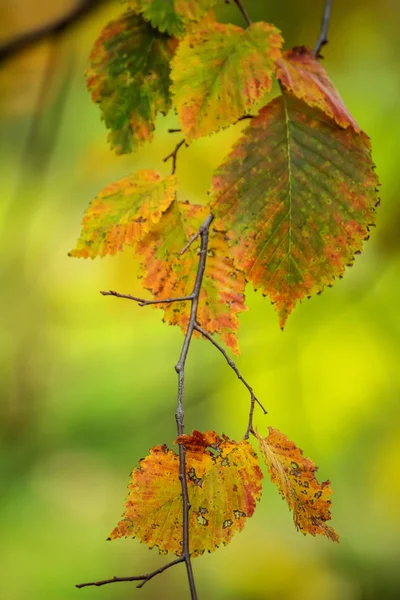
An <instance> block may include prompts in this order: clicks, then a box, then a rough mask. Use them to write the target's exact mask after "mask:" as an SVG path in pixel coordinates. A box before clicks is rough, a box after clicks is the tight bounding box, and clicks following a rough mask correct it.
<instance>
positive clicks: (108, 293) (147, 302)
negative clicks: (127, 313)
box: [100, 290, 194, 306]
mask: <svg viewBox="0 0 400 600" xmlns="http://www.w3.org/2000/svg"><path fill="white" fill-rule="evenodd" d="M100 294H101V295H102V296H114V297H115V298H125V299H126V300H133V301H134V302H137V303H138V305H139V306H151V305H152V304H173V303H174V302H187V301H189V300H193V299H194V296H193V294H191V295H190V296H182V297H181V298H165V299H164V300H145V299H143V298H138V297H137V296H131V294H120V293H119V292H114V291H113V290H108V291H101V292H100Z"/></svg>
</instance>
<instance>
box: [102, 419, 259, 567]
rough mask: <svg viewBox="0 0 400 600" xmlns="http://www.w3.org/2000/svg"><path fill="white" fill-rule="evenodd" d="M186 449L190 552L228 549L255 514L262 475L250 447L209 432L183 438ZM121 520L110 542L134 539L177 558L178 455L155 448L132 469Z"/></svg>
mask: <svg viewBox="0 0 400 600" xmlns="http://www.w3.org/2000/svg"><path fill="white" fill-rule="evenodd" d="M176 442H177V443H178V444H184V445H185V447H186V477H187V484H188V493H189V504H190V505H191V509H190V513H189V530H190V553H191V555H192V556H193V557H195V556H198V555H200V554H203V552H205V551H208V552H213V551H214V550H216V549H217V548H218V547H219V546H220V545H221V544H228V543H229V542H230V541H231V539H232V537H233V535H234V533H236V532H237V531H241V530H242V529H243V527H244V524H245V521H246V519H247V518H249V517H251V516H252V515H253V513H254V510H255V506H256V500H259V498H260V495H261V481H262V472H261V470H260V467H259V462H258V458H257V456H256V454H255V452H254V450H253V448H252V446H251V445H250V444H249V442H247V441H246V440H243V441H242V442H240V443H237V442H235V441H231V440H229V439H228V438H227V437H226V436H223V437H222V438H221V437H219V436H218V435H217V434H216V433H215V432H213V431H207V432H206V433H201V432H199V431H193V434H192V435H182V436H180V437H179V438H178V439H177V440H176ZM128 489H129V494H128V497H127V500H126V504H125V512H124V514H123V516H122V520H121V521H120V522H119V523H118V525H117V527H116V528H115V529H114V530H113V531H112V533H111V535H110V538H109V539H116V538H120V537H135V538H139V539H140V540H142V542H144V543H145V544H148V545H149V546H150V548H153V547H154V546H158V548H159V551H160V553H163V554H165V553H174V554H177V555H180V554H181V553H182V510H183V506H182V490H181V483H180V480H179V456H178V455H177V454H175V452H172V451H171V450H169V449H168V448H167V447H166V446H165V445H164V446H156V447H155V448H152V449H151V450H150V454H149V455H148V456H146V458H144V459H142V460H141V461H140V466H139V467H138V468H136V469H134V471H133V473H132V479H131V482H130V484H129V486H128Z"/></svg>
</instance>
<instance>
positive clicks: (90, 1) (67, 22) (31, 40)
mask: <svg viewBox="0 0 400 600" xmlns="http://www.w3.org/2000/svg"><path fill="white" fill-rule="evenodd" d="M104 2H105V0H81V2H78V3H77V4H76V5H75V6H74V7H73V9H72V10H71V11H70V12H69V13H68V14H66V15H64V16H62V17H61V18H59V19H56V20H55V21H52V22H50V23H47V24H45V25H43V26H42V27H38V28H37V29H33V30H32V31H28V32H26V33H22V34H21V35H19V36H17V37H14V38H12V39H11V40H9V41H6V42H4V44H2V45H1V46H0V64H1V63H3V62H4V61H5V60H7V59H9V58H11V57H12V56H15V55H16V54H18V53H19V52H22V51H23V50H26V49H27V48H29V47H30V46H34V45H35V44H37V43H38V42H40V41H42V40H45V39H49V38H52V39H55V38H57V37H59V36H60V35H62V34H63V33H65V31H67V30H68V29H70V28H71V27H72V26H73V25H75V23H77V22H78V21H80V20H81V19H83V18H84V17H86V16H88V15H89V14H90V13H91V12H93V11H94V10H95V9H96V8H98V7H99V6H100V5H101V4H104Z"/></svg>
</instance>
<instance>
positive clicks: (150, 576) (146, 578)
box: [75, 556, 185, 589]
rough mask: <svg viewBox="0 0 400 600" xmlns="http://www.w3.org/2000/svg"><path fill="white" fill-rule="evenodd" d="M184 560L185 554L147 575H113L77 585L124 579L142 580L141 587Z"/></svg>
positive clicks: (86, 585)
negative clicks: (109, 577)
mask: <svg viewBox="0 0 400 600" xmlns="http://www.w3.org/2000/svg"><path fill="white" fill-rule="evenodd" d="M184 560H185V559H184V558H183V556H180V557H179V558H177V559H176V560H173V561H172V562H169V563H167V564H166V565H164V566H163V567H160V568H159V569H157V570H156V571H152V572H151V573H147V575H136V576H134V577H112V578H111V579H103V580H101V581H90V582H89V583H78V584H77V585H76V586H75V587H77V588H79V589H80V588H84V587H91V586H96V587H101V586H102V585H108V584H109V583H122V582H124V581H141V583H139V585H137V586H136V587H138V588H141V587H143V586H144V584H145V583H147V582H148V581H150V579H153V577H156V575H160V574H161V573H164V571H166V570H167V569H170V568H171V567H174V566H175V565H178V564H179V563H182V562H184Z"/></svg>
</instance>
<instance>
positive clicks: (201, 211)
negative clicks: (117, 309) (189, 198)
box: [136, 201, 246, 354]
mask: <svg viewBox="0 0 400 600" xmlns="http://www.w3.org/2000/svg"><path fill="white" fill-rule="evenodd" d="M207 215H208V209H207V207H205V206H198V205H191V204H189V203H180V202H176V201H175V202H174V203H173V204H172V205H171V206H170V208H169V209H168V210H167V211H166V212H165V213H164V214H163V215H162V218H161V220H160V221H159V223H158V224H157V225H156V226H155V227H153V228H152V230H151V231H150V232H149V234H148V235H147V236H146V237H145V238H144V239H143V241H142V242H141V243H140V244H139V245H138V247H137V249H136V257H138V258H139V260H140V261H141V270H142V275H143V284H144V287H145V288H146V289H148V290H149V291H151V292H152V294H153V296H154V297H155V298H156V299H162V298H181V297H183V296H188V295H190V294H191V293H192V291H193V287H194V283H195V279H196V274H197V269H198V264H199V256H198V242H197V243H196V244H193V245H192V246H191V247H190V248H189V249H188V250H187V251H186V252H185V254H183V256H181V255H180V252H181V250H182V249H183V248H184V246H185V245H186V244H187V242H188V240H189V239H190V238H191V237H192V235H193V234H194V233H196V231H198V229H199V227H200V225H201V224H202V223H203V222H204V220H205V219H206V217H207ZM245 285H246V281H245V277H244V275H243V273H242V272H240V271H238V270H237V269H236V268H235V267H234V266H233V263H232V260H231V258H230V256H229V248H228V245H227V242H226V240H225V238H224V236H223V235H221V234H220V233H216V232H213V231H211V232H210V237H209V245H208V256H207V262H206V270H205V274H204V279H203V286H202V289H201V293H200V299H199V308H198V317H197V320H198V322H199V324H200V325H201V326H202V327H203V328H204V329H205V330H206V331H207V332H208V333H210V334H211V335H212V334H214V333H218V334H220V335H221V339H222V340H223V341H224V342H225V343H226V345H227V346H228V347H229V348H231V349H232V350H233V351H234V352H235V353H236V354H238V353H239V347H238V342H237V337H236V332H237V330H238V329H239V319H238V314H239V313H240V312H241V311H244V310H246V306H245V295H244V291H245ZM155 308H162V309H163V310H164V320H165V321H166V322H167V323H170V324H171V325H179V326H180V327H181V328H182V329H183V330H184V331H185V330H186V327H187V324H188V321H189V315H190V304H189V303H188V302H180V303H173V304H167V305H165V304H157V305H155Z"/></svg>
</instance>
